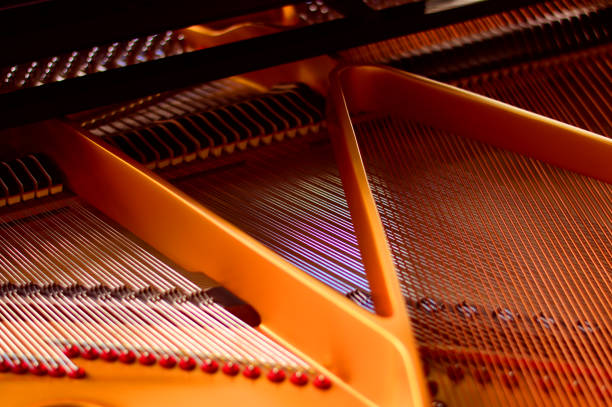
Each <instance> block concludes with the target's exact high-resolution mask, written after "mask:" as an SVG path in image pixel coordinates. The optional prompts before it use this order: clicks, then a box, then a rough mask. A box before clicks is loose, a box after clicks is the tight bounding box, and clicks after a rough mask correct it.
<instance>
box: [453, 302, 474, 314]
mask: <svg viewBox="0 0 612 407" xmlns="http://www.w3.org/2000/svg"><path fill="white" fill-rule="evenodd" d="M455 309H456V310H457V312H458V313H459V314H461V315H462V316H463V317H465V318H472V317H475V316H476V315H478V308H476V307H475V306H474V305H470V304H468V303H467V302H466V301H463V302H461V303H460V304H457V305H456V306H455Z"/></svg>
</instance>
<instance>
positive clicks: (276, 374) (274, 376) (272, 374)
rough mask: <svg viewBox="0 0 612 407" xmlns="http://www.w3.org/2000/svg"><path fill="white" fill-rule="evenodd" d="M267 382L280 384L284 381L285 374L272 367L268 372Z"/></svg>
mask: <svg viewBox="0 0 612 407" xmlns="http://www.w3.org/2000/svg"><path fill="white" fill-rule="evenodd" d="M268 380H270V381H271V382H274V383H280V382H282V381H283V380H285V372H284V371H283V370H281V369H279V368H277V367H273V368H272V369H270V371H269V372H268Z"/></svg>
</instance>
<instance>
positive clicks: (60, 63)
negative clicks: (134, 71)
mask: <svg viewBox="0 0 612 407" xmlns="http://www.w3.org/2000/svg"><path fill="white" fill-rule="evenodd" d="M186 50H187V46H186V43H185V38H184V36H183V35H182V34H181V33H178V32H174V31H167V32H165V33H163V34H155V35H150V36H148V37H143V38H135V39H132V40H130V41H123V42H116V43H113V44H111V45H108V46H96V47H93V48H91V49H88V50H82V51H73V52H71V53H70V54H64V55H60V56H54V57H50V58H46V59H42V60H39V61H33V62H29V63H24V64H20V65H14V66H10V67H6V68H4V69H1V70H0V92H8V91H11V90H15V89H19V88H27V87H32V86H39V85H42V84H45V83H51V82H58V81H62V80H65V79H70V78H75V77H78V76H84V75H87V74H92V73H95V72H101V71H106V70H108V69H114V68H120V67H123V66H127V65H133V64H137V63H140V62H145V61H150V60H155V59H159V58H164V57H167V56H171V55H177V54H181V53H183V52H185V51H186Z"/></svg>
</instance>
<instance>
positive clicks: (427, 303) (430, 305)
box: [416, 297, 442, 312]
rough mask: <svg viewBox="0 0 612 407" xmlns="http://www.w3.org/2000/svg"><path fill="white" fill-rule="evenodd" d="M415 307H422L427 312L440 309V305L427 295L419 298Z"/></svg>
mask: <svg viewBox="0 0 612 407" xmlns="http://www.w3.org/2000/svg"><path fill="white" fill-rule="evenodd" d="M416 307H417V309H422V310H425V311H427V312H436V311H440V310H441V309H442V306H440V305H438V303H437V302H436V301H435V300H434V299H433V298H429V297H425V298H421V299H420V300H418V301H417V303H416Z"/></svg>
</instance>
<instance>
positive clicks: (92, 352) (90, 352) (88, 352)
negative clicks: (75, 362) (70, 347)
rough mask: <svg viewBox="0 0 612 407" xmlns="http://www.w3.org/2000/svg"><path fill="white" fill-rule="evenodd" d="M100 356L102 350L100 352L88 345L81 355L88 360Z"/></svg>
mask: <svg viewBox="0 0 612 407" xmlns="http://www.w3.org/2000/svg"><path fill="white" fill-rule="evenodd" d="M98 356H100V352H98V351H97V350H96V349H94V348H92V347H88V348H86V349H84V350H83V352H81V357H82V358H83V359H87V360H95V359H98Z"/></svg>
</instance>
